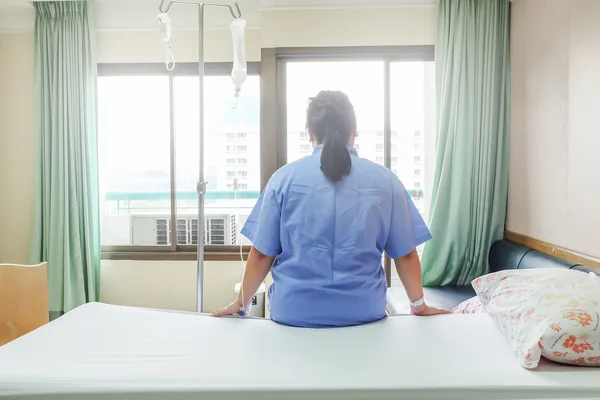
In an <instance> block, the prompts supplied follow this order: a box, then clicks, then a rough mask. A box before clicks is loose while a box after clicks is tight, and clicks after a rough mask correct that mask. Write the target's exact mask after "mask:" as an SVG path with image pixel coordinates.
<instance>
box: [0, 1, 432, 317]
mask: <svg viewBox="0 0 600 400" xmlns="http://www.w3.org/2000/svg"><path fill="white" fill-rule="evenodd" d="M435 13H436V11H435V8H434V7H429V6H426V7H405V8H390V9H382V8H379V9H372V10H369V9H353V10H295V11H282V10H279V11H273V10H272V11H264V12H263V13H262V21H261V28H260V29H258V28H250V29H248V31H247V36H246V49H247V54H248V61H260V51H261V47H273V46H281V47H284V46H285V47H292V46H350V45H352V46H359V45H402V44H404V45H407V44H433V43H434V39H435ZM99 25H101V24H99ZM31 28H32V27H29V29H28V31H27V32H25V33H10V34H0V57H1V59H0V262H16V263H24V262H27V254H28V246H29V233H30V226H31V217H32V214H31V211H32V204H33V200H32V199H33V177H34V169H33V137H34V136H33V129H34V128H33V121H34V111H33V34H32V32H31ZM1 30H2V27H1V26H0V31H1ZM230 42H231V39H230V33H229V31H228V30H207V31H206V36H205V47H206V48H205V57H206V61H230V60H231V53H232V49H231V43H230ZM97 51H98V61H99V62H102V63H119V62H164V48H163V47H162V46H161V44H160V43H159V41H158V35H157V33H156V31H154V30H138V31H135V30H134V31H126V30H120V31H116V30H101V31H99V32H98V33H97ZM197 51H198V50H197V34H196V32H194V31H189V30H187V31H186V30H182V31H180V30H176V31H174V33H173V52H174V55H175V58H176V60H177V61H179V62H185V61H196V59H197V54H198V53H197ZM240 268H241V267H240V266H239V264H238V263H236V262H207V263H206V275H205V282H206V285H205V311H210V310H212V309H214V308H216V307H220V306H223V305H226V304H228V302H229V301H231V299H232V298H233V296H234V293H233V286H234V284H235V283H236V282H237V281H239V279H240V277H241V269H240ZM195 282H196V276H195V263H194V262H162V261H161V262H158V261H155V262H140V261H137V262H134V261H103V262H102V280H101V287H102V288H101V299H102V301H105V302H108V303H115V304H125V305H136V306H147V307H155V308H167V309H181V310H195V304H196V297H195V296H196V294H195V284H196V283H195Z"/></svg>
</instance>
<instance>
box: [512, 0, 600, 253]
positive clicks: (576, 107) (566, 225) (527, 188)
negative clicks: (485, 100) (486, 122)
mask: <svg viewBox="0 0 600 400" xmlns="http://www.w3.org/2000/svg"><path fill="white" fill-rule="evenodd" d="M598 21H600V1H598V0H571V1H556V0H514V1H513V2H512V32H511V39H512V43H511V47H512V49H511V58H512V65H511V75H512V99H511V102H512V106H511V116H512V121H511V147H510V149H511V156H510V168H511V172H510V180H509V191H510V193H509V206H508V221H507V229H508V230H511V231H514V232H516V233H520V234H524V235H527V236H530V237H533V238H535V239H538V240H543V241H546V242H549V243H552V244H554V245H557V246H561V247H565V248H568V249H571V250H575V251H578V252H581V253H584V254H588V255H591V256H595V257H600V228H599V227H600V206H599V205H600V157H599V156H598V154H599V153H600V128H599V127H600V101H599V100H598V94H599V93H600V73H599V71H600V39H599V38H600V23H599V22H598Z"/></svg>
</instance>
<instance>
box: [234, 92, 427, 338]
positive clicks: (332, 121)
mask: <svg viewBox="0 0 600 400" xmlns="http://www.w3.org/2000/svg"><path fill="white" fill-rule="evenodd" d="M306 127H307V130H308V135H309V137H310V141H311V143H312V144H313V146H315V151H314V153H313V155H312V156H309V157H306V158H304V159H302V160H299V161H297V162H295V163H292V164H289V165H287V166H285V167H283V168H282V169H280V170H279V171H278V172H277V173H275V174H274V175H273V177H272V178H271V180H270V181H269V183H268V184H267V186H266V188H265V190H264V191H263V193H262V194H261V196H260V198H259V200H258V202H257V204H256V206H255V207H254V209H253V210H252V213H251V214H250V216H249V218H248V221H247V222H246V224H245V225H244V228H243V229H242V234H243V235H244V236H246V237H247V238H248V239H250V240H251V241H252V245H253V247H254V249H255V250H257V251H258V252H259V253H261V254H262V255H263V256H266V257H271V260H272V257H277V258H276V260H275V262H274V265H273V268H272V276H273V282H274V283H273V285H272V286H271V288H270V289H269V298H270V311H271V318H272V319H274V320H275V321H278V322H281V323H284V324H289V325H295V326H309V327H325V326H347V325H358V324H364V323H367V322H372V321H376V320H378V319H381V318H383V317H385V315H386V313H385V304H386V296H385V294H386V289H387V288H386V280H385V274H384V271H383V268H382V266H381V257H382V253H383V252H386V253H387V254H388V255H389V256H390V257H391V258H394V259H395V258H398V257H402V256H405V255H407V254H409V253H411V252H413V251H414V249H415V248H416V247H417V246H418V245H420V244H421V243H424V242H425V241H427V240H429V238H430V237H431V236H430V234H429V230H428V229H427V227H426V226H425V223H424V222H423V220H422V218H421V216H420V215H419V213H418V211H417V209H416V208H415V206H414V204H413V202H412V201H411V199H410V197H409V196H408V193H407V191H406V190H405V189H404V186H403V185H402V183H400V181H399V180H398V178H397V177H396V176H395V175H394V174H392V173H391V172H390V171H389V170H387V169H385V168H383V167H381V166H379V165H377V164H374V163H372V162H370V161H368V160H364V159H361V158H359V157H358V155H357V154H356V151H355V150H354V149H353V148H352V146H353V144H354V138H355V137H356V134H357V132H356V114H355V112H354V107H353V106H352V103H350V100H349V99H348V97H347V96H346V95H345V94H343V93H341V92H330V91H322V92H320V93H319V94H318V95H317V96H316V97H314V98H311V99H310V101H309V105H308V109H307V111H306ZM271 260H269V263H270V262H271ZM253 264H254V265H259V264H260V263H259V262H258V261H256V262H254V263H253ZM263 264H265V265H262V264H261V265H262V267H261V269H260V272H255V273H254V274H253V278H252V279H249V280H251V281H253V282H255V284H256V281H257V280H258V279H261V280H262V279H264V275H265V274H266V270H265V269H264V268H265V267H266V266H267V265H266V263H263ZM252 290H254V288H253V289H252ZM242 297H243V296H242ZM244 301H245V300H241V304H242V305H243V304H244ZM233 307H234V308H235V307H236V305H235V304H234V305H233ZM241 308H242V309H243V308H244V307H241Z"/></svg>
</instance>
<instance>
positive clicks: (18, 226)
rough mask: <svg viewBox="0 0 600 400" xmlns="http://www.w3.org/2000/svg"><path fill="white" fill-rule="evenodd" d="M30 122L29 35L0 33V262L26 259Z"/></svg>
mask: <svg viewBox="0 0 600 400" xmlns="http://www.w3.org/2000/svg"><path fill="white" fill-rule="evenodd" d="M33 124H34V119H33V34H32V33H22V34H10V35H0V263H1V262H26V261H27V254H28V251H29V248H28V246H29V232H30V230H31V214H32V213H31V211H32V207H33V180H34V158H33V150H34V141H33Z"/></svg>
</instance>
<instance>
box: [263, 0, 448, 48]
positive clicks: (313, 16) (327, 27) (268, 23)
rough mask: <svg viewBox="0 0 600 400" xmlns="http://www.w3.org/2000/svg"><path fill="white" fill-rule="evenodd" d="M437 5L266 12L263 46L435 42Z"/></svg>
mask: <svg viewBox="0 0 600 400" xmlns="http://www.w3.org/2000/svg"><path fill="white" fill-rule="evenodd" d="M436 15H437V11H436V8H435V7H398V8H389V9H381V8H373V9H368V8H362V9H360V8H358V9H348V10H343V9H332V10H293V11H292V10H290V11H282V10H279V11H268V10H266V11H263V12H262V14H261V31H262V45H263V47H320V46H388V45H426V44H429V45H430V44H434V43H435V34H436V30H435V24H436Z"/></svg>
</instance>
